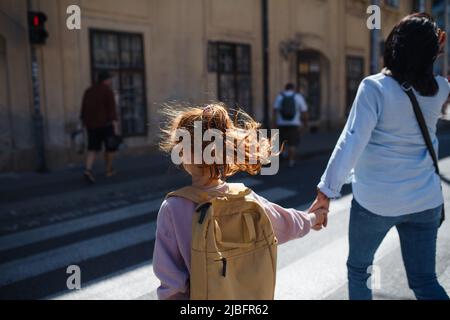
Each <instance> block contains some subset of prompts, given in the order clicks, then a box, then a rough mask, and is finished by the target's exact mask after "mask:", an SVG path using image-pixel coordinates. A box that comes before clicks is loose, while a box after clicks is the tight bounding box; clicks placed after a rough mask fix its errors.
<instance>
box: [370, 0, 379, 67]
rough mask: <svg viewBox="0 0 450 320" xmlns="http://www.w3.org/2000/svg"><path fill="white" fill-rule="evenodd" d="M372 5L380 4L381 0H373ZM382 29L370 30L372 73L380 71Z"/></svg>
mask: <svg viewBox="0 0 450 320" xmlns="http://www.w3.org/2000/svg"><path fill="white" fill-rule="evenodd" d="M372 5H375V6H378V7H379V6H380V0H372ZM379 61H380V30H379V29H372V30H371V31H370V73H371V74H376V73H378V72H380V66H379Z"/></svg>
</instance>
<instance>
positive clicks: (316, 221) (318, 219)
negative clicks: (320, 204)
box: [309, 209, 328, 231]
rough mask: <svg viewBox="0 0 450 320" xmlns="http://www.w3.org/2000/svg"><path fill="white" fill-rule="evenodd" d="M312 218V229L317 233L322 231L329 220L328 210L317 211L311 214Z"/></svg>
mask: <svg viewBox="0 0 450 320" xmlns="http://www.w3.org/2000/svg"><path fill="white" fill-rule="evenodd" d="M309 215H310V218H311V224H312V228H313V229H314V230H316V231H319V230H322V228H324V227H326V223H327V220H328V210H327V209H317V210H316V211H315V212H311V213H309Z"/></svg>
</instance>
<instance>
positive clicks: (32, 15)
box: [28, 11, 48, 44]
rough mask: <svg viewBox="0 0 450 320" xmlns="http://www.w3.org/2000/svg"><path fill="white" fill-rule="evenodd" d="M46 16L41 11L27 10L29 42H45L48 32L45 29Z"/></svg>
mask: <svg viewBox="0 0 450 320" xmlns="http://www.w3.org/2000/svg"><path fill="white" fill-rule="evenodd" d="M46 21H47V16H46V15H45V13H43V12H32V11H30V12H28V29H29V34H30V43H31V44H45V40H46V39H47V37H48V32H47V30H45V22H46Z"/></svg>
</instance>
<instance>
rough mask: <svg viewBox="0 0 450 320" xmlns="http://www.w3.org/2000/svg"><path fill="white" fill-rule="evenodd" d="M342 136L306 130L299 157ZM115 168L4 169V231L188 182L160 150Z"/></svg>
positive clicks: (0, 193) (0, 189) (0, 195)
mask: <svg viewBox="0 0 450 320" xmlns="http://www.w3.org/2000/svg"><path fill="white" fill-rule="evenodd" d="M338 135H339V132H337V131H334V132H327V133H316V134H307V135H305V136H304V137H303V139H302V143H301V147H300V152H299V157H300V158H301V159H305V158H311V157H314V156H316V155H323V154H328V153H329V152H330V151H331V150H332V148H333V147H334V145H335V143H336V141H337V138H338ZM115 167H116V169H117V171H118V175H117V176H116V177H113V178H109V179H107V178H105V177H103V175H102V174H103V172H104V169H103V163H102V162H101V161H98V163H97V164H96V166H95V168H94V171H95V172H96V174H97V183H96V184H95V185H93V186H90V185H88V184H87V183H86V182H85V181H84V179H83V177H82V172H83V167H82V166H81V165H80V166H78V167H70V168H69V167H68V168H64V169H59V170H55V171H52V172H50V173H47V174H39V173H34V172H24V173H5V174H0V235H4V234H8V233H13V232H18V231H21V230H27V229H30V228H36V227H39V226H41V225H47V224H51V223H55V222H60V221H64V220H68V219H74V218H77V217H80V216H84V215H91V214H95V213H97V212H100V211H105V210H111V209H115V208H120V207H125V206H128V205H132V204H136V203H139V202H142V201H147V200H152V199H155V198H158V197H161V195H163V194H166V193H167V192H169V191H170V190H173V189H175V188H178V187H181V186H182V185H184V184H186V183H188V182H189V178H188V176H187V175H186V174H184V173H183V172H181V171H180V170H178V169H177V168H175V167H174V166H173V165H172V164H171V163H170V160H169V159H168V157H165V156H163V155H161V154H147V155H140V156H129V157H119V158H118V159H117V161H116V163H115Z"/></svg>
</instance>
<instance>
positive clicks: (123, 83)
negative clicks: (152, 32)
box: [91, 30, 147, 136]
mask: <svg viewBox="0 0 450 320" xmlns="http://www.w3.org/2000/svg"><path fill="white" fill-rule="evenodd" d="M91 61H92V62H91V64H92V65H91V68H92V72H91V75H92V81H93V82H95V80H96V79H97V76H98V74H99V72H100V71H103V70H107V71H109V72H110V73H111V74H113V76H114V78H113V90H114V93H115V94H116V96H117V101H118V107H119V112H120V119H121V124H122V133H123V135H124V136H139V135H145V134H146V133H147V126H146V124H147V120H146V118H147V104H146V96H145V64H144V48H143V40H142V35H140V34H132V33H123V32H111V31H100V30H91Z"/></svg>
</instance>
